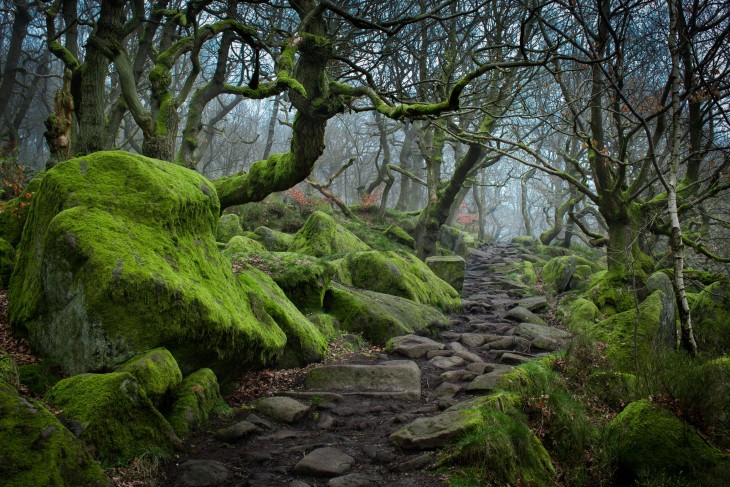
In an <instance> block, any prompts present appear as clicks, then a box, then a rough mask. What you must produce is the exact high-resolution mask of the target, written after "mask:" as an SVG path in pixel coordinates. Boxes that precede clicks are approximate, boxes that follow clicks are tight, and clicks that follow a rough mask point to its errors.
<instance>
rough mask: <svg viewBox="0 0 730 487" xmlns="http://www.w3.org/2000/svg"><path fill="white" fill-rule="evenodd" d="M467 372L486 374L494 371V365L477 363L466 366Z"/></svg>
mask: <svg viewBox="0 0 730 487" xmlns="http://www.w3.org/2000/svg"><path fill="white" fill-rule="evenodd" d="M466 370H468V371H469V372H472V373H474V374H477V375H481V374H486V373H489V372H491V371H492V370H494V365H493V364H488V363H486V362H477V363H473V364H469V365H467V366H466Z"/></svg>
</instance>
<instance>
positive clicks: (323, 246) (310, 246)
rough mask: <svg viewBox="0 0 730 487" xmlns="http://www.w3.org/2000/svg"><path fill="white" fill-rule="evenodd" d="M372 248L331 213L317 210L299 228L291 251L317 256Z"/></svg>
mask: <svg viewBox="0 0 730 487" xmlns="http://www.w3.org/2000/svg"><path fill="white" fill-rule="evenodd" d="M365 250H370V247H369V246H368V245H367V244H366V243H365V242H363V241H362V240H360V239H359V238H357V237H356V236H355V235H354V234H353V233H352V232H350V231H349V230H347V229H346V228H345V227H343V226H342V225H340V224H339V223H337V222H336V221H335V219H334V218H332V217H331V216H330V215H327V214H325V213H322V212H321V211H315V212H314V213H312V215H311V216H310V217H309V218H308V219H307V223H305V224H304V226H303V227H302V228H301V230H299V231H298V232H297V233H296V235H294V239H293V240H292V243H291V245H290V246H289V251H290V252H299V253H301V254H309V255H313V256H315V257H324V256H328V255H341V254H346V253H349V252H361V251H365Z"/></svg>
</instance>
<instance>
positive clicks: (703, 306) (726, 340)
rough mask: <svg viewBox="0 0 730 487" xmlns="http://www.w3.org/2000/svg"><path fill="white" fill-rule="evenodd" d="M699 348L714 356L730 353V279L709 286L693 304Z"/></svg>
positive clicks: (693, 316)
mask: <svg viewBox="0 0 730 487" xmlns="http://www.w3.org/2000/svg"><path fill="white" fill-rule="evenodd" d="M692 322H693V325H694V333H695V339H696V340H697V348H698V350H699V351H700V352H703V353H707V354H710V355H713V356H718V355H728V354H730V281H719V282H716V283H714V284H712V285H710V286H707V287H706V288H705V289H704V290H703V291H702V292H701V293H700V294H699V295H698V296H697V299H696V300H695V302H694V304H693V306H692Z"/></svg>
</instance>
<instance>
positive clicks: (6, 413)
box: [0, 381, 113, 487]
mask: <svg viewBox="0 0 730 487" xmlns="http://www.w3.org/2000/svg"><path fill="white" fill-rule="evenodd" d="M0 438H2V441H0V458H2V462H0V483H2V485H4V486H5V487H28V486H44V485H49V486H50V485H58V486H64V485H69V486H71V485H84V486H90V487H91V486H99V487H101V486H105V487H106V486H111V485H113V484H112V482H111V481H110V480H109V479H108V478H107V477H106V476H105V475H104V471H103V470H102V468H101V466H100V465H99V463H97V462H96V461H95V460H94V459H93V458H92V457H91V455H90V454H89V453H88V452H87V451H86V449H85V448H84V445H83V443H82V442H81V441H79V439H78V438H76V437H75V436H74V435H73V434H72V433H71V432H70V431H69V430H68V429H66V427H64V426H63V425H62V424H61V422H60V421H58V419H56V417H55V416H54V415H53V414H51V413H50V412H49V411H48V410H47V409H46V408H45V407H44V406H43V405H42V404H41V403H40V402H38V401H36V400H34V399H31V398H29V397H24V396H21V395H20V394H19V393H18V391H16V390H15V388H13V387H12V386H10V385H9V384H7V383H5V382H2V381H0Z"/></svg>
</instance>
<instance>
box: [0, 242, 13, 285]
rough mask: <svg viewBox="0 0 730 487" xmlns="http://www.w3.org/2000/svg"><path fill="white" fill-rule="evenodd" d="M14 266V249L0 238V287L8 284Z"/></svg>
mask: <svg viewBox="0 0 730 487" xmlns="http://www.w3.org/2000/svg"><path fill="white" fill-rule="evenodd" d="M14 268H15V249H13V246H12V245H10V243H9V242H8V241H7V240H5V239H3V238H0V288H6V287H7V286H8V284H9V283H10V275H11V274H12V273H13V269H14Z"/></svg>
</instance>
